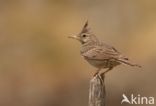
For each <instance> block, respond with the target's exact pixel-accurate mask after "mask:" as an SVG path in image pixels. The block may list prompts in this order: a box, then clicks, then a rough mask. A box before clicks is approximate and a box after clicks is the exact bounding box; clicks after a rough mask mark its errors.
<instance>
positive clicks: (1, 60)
mask: <svg viewBox="0 0 156 106" xmlns="http://www.w3.org/2000/svg"><path fill="white" fill-rule="evenodd" d="M87 19H88V20H89V26H90V28H91V30H92V32H93V33H94V34H95V35H97V37H98V38H99V39H100V40H102V41H104V42H105V43H108V44H110V45H113V46H114V47H116V48H117V49H118V50H119V51H120V52H122V53H123V54H124V55H127V56H128V57H129V58H130V59H131V60H132V61H134V62H136V63H138V64H141V65H142V69H138V68H134V67H130V66H127V65H120V66H118V67H116V68H114V69H113V70H112V71H111V72H109V73H108V74H107V76H106V80H105V84H106V91H107V98H106V100H107V105H108V106H121V104H120V102H121V99H122V94H123V93H125V94H126V95H131V94H134V95H136V96H137V95H138V94H140V95H141V96H147V97H149V96H153V97H156V85H155V80H156V79H155V78H156V1H155V0H0V106H87V105H88V88H89V81H90V79H91V78H92V75H93V74H94V72H95V70H96V69H95V68H94V67H92V66H91V65H89V64H88V63H87V62H86V61H85V60H84V59H83V58H82V57H81V56H80V44H79V42H77V41H75V40H72V39H68V38H67V36H69V35H74V34H78V33H79V32H80V31H81V29H82V27H83V25H84V23H85V22H86V20H87ZM124 106H128V105H127V104H124ZM134 106H135V105H134ZM142 106H144V105H142Z"/></svg>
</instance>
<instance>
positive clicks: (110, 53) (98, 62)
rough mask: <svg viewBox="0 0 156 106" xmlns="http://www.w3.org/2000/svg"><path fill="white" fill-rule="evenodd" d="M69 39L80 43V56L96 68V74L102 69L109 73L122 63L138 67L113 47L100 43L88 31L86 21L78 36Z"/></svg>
mask: <svg viewBox="0 0 156 106" xmlns="http://www.w3.org/2000/svg"><path fill="white" fill-rule="evenodd" d="M70 38H74V39H77V40H79V41H80V42H81V44H82V47H81V51H80V52H81V55H82V56H83V57H84V59H85V60H87V61H88V62H89V63H90V64H91V65H93V66H94V67H96V68H98V70H97V72H96V73H95V75H96V74H97V73H99V71H100V70H101V69H103V68H107V70H106V71H105V72H104V73H103V74H105V73H106V72H108V71H110V70H111V69H113V68H114V67H115V66H117V65H120V64H122V63H124V64H127V65H130V66H138V67H140V66H139V65H137V64H133V63H131V62H130V61H129V59H128V58H127V57H125V56H123V55H122V54H121V53H120V52H118V51H117V50H116V49H115V48H114V47H112V46H110V45H107V44H105V43H103V42H100V41H99V40H98V39H97V37H96V36H95V35H94V34H93V33H91V32H90V30H89V29H88V21H87V22H86V23H85V25H84V27H83V29H82V31H81V33H80V34H78V35H76V36H70Z"/></svg>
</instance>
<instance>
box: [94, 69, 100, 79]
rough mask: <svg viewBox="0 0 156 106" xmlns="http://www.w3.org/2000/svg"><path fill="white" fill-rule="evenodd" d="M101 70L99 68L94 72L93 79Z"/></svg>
mask: <svg viewBox="0 0 156 106" xmlns="http://www.w3.org/2000/svg"><path fill="white" fill-rule="evenodd" d="M100 70H101V68H98V70H96V73H95V74H94V75H93V76H94V77H95V76H96V75H97V74H99V71H100Z"/></svg>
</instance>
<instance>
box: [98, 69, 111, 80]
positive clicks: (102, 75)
mask: <svg viewBox="0 0 156 106" xmlns="http://www.w3.org/2000/svg"><path fill="white" fill-rule="evenodd" d="M110 70H112V67H111V68H108V69H107V70H106V71H105V72H103V73H101V74H100V75H101V77H102V78H103V77H104V75H105V74H106V73H107V72H109V71H110Z"/></svg>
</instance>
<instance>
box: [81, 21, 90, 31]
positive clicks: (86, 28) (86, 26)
mask: <svg viewBox="0 0 156 106" xmlns="http://www.w3.org/2000/svg"><path fill="white" fill-rule="evenodd" d="M89 30H90V29H89V28H88V20H87V21H86V23H85V25H84V26H83V29H82V31H81V33H86V32H89Z"/></svg>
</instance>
